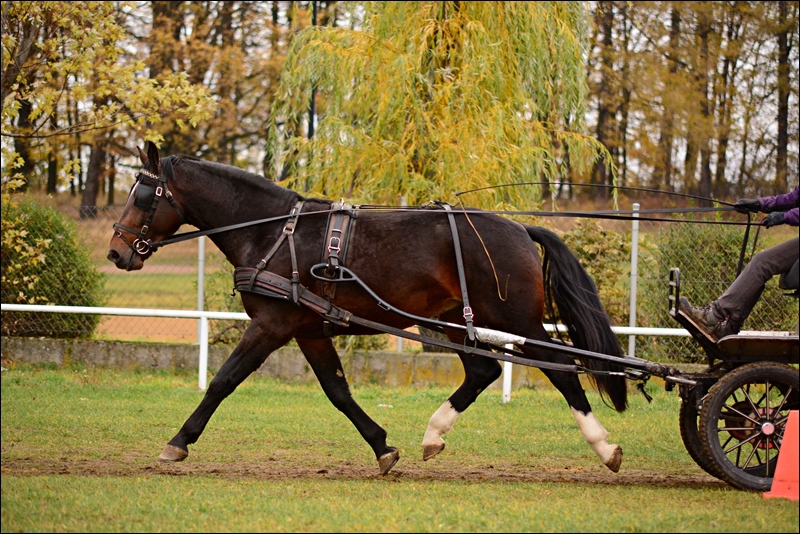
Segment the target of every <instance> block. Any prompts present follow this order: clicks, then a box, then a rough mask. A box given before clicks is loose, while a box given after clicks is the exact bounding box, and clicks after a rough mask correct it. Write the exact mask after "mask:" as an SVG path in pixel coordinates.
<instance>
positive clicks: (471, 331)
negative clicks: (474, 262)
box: [439, 202, 475, 341]
mask: <svg viewBox="0 0 800 534" xmlns="http://www.w3.org/2000/svg"><path fill="white" fill-rule="evenodd" d="M439 204H440V205H441V206H442V207H443V208H444V209H445V211H446V212H447V219H448V221H449V222H450V231H451V232H452V233H453V247H454V248H455V251H456V267H457V268H458V281H459V283H460V284H461V300H462V301H463V303H464V321H465V322H466V324H467V335H468V336H469V340H470V341H475V327H474V326H473V324H472V318H473V317H474V315H473V313H472V308H471V307H470V305H469V297H468V296H467V280H466V278H465V277H464V260H463V258H462V257H461V242H460V241H459V239H458V228H457V227H456V221H455V217H453V208H452V207H451V206H450V204H445V203H444V202H439Z"/></svg>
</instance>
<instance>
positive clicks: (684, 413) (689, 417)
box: [678, 401, 722, 478]
mask: <svg viewBox="0 0 800 534" xmlns="http://www.w3.org/2000/svg"><path fill="white" fill-rule="evenodd" d="M699 418H700V413H699V412H698V411H697V408H695V405H694V403H693V402H687V401H681V410H680V413H679V415H678V422H679V425H680V429H681V439H682V440H683V445H684V447H686V450H687V452H688V453H689V456H691V457H692V460H694V461H695V463H696V464H697V465H699V466H700V468H701V469H703V471H705V472H706V473H708V474H709V475H711V476H713V477H715V478H721V477H722V475H721V473H720V472H719V469H717V468H716V464H714V461H713V460H712V459H711V458H710V457H709V456H707V455H706V453H705V452H704V451H703V444H702V442H701V441H700V432H699V430H698V419H699Z"/></svg>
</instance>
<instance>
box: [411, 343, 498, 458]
mask: <svg viewBox="0 0 800 534" xmlns="http://www.w3.org/2000/svg"><path fill="white" fill-rule="evenodd" d="M458 355H459V357H460V358H461V362H462V363H463V364H464V374H465V376H464V382H462V384H461V385H460V386H459V387H458V389H457V390H456V391H455V392H454V393H453V394H452V395H451V396H450V398H449V399H447V401H445V403H444V404H442V405H441V406H440V407H439V409H438V410H436V412H434V414H433V415H432V416H431V419H430V421H429V422H428V428H427V429H426V430H425V435H424V436H423V437H422V459H423V460H430V459H431V458H433V457H434V456H436V455H437V454H439V453H440V452H442V451H443V450H444V440H443V439H442V436H444V435H445V434H447V433H448V432H450V431H451V430H452V429H453V425H454V424H455V422H456V419H457V418H458V416H459V415H460V414H461V413H463V412H464V411H465V410H466V409H467V408H469V406H470V405H471V404H472V403H473V402H475V399H477V398H478V395H480V393H481V392H482V391H483V390H485V389H486V388H487V387H489V385H490V384H491V383H492V382H494V381H495V380H497V378H498V377H500V375H501V374H502V368H501V366H500V364H499V363H498V362H497V360H493V359H491V358H486V357H484V356H472V355H467V354H464V353H459V354H458Z"/></svg>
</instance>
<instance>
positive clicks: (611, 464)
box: [606, 445, 622, 473]
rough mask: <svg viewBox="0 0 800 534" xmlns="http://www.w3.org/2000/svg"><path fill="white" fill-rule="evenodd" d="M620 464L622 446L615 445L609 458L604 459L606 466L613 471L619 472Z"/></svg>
mask: <svg viewBox="0 0 800 534" xmlns="http://www.w3.org/2000/svg"><path fill="white" fill-rule="evenodd" d="M620 465H622V447H620V446H619V445H615V446H614V452H613V453H612V454H611V458H609V459H608V460H607V461H606V467H608V468H609V469H611V471H613V472H614V473H619V466H620Z"/></svg>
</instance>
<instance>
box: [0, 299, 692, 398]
mask: <svg viewBox="0 0 800 534" xmlns="http://www.w3.org/2000/svg"><path fill="white" fill-rule="evenodd" d="M0 311H3V312H5V311H17V312H46V313H81V314H88V315H124V316H131V317H170V318H177V319H198V337H197V343H198V345H199V349H200V352H199V355H198V369H197V373H198V381H197V385H198V387H199V388H200V389H201V390H203V391H205V389H206V385H207V383H206V381H207V376H208V321H209V319H228V320H231V319H232V320H236V321H249V320H250V317H249V316H248V315H247V314H246V313H236V312H215V311H204V310H161V309H151V308H96V307H90V306H52V305H47V304H0ZM545 329H547V331H548V332H554V331H555V327H554V326H553V325H551V324H546V325H545ZM611 329H612V330H613V331H614V333H616V334H621V335H629V336H631V337H634V336H637V335H639V336H685V337H689V336H690V334H689V332H688V331H686V330H685V329H683V328H645V327H632V326H614V327H612V328H611ZM563 330H564V329H563V327H562V331H563ZM512 365H513V364H512V363H510V362H503V374H504V375H505V376H504V378H503V400H504V401H507V400H508V399H510V397H511V374H512V372H513V371H512Z"/></svg>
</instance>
